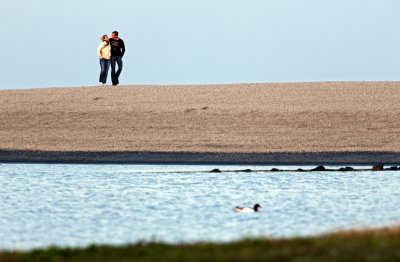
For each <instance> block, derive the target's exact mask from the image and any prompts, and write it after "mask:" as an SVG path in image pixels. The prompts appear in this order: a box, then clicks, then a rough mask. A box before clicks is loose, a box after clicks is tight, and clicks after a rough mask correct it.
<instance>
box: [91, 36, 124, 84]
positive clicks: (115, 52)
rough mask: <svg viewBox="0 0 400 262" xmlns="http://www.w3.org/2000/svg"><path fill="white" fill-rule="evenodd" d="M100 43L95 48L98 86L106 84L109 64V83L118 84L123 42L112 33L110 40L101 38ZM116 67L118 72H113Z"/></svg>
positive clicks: (105, 37) (104, 37)
mask: <svg viewBox="0 0 400 262" xmlns="http://www.w3.org/2000/svg"><path fill="white" fill-rule="evenodd" d="M100 39H101V43H100V45H99V48H97V55H98V56H99V58H100V79H99V82H100V85H102V86H104V85H105V84H106V83H107V75H108V70H109V68H110V64H111V81H112V85H113V86H116V85H118V84H119V80H118V78H119V75H120V74H121V71H122V57H123V56H124V53H125V44H124V41H123V40H122V39H121V38H119V37H118V32H117V31H114V32H112V35H111V38H109V37H108V35H102V36H101V38H100ZM117 65H118V70H117V71H115V69H116V66H117Z"/></svg>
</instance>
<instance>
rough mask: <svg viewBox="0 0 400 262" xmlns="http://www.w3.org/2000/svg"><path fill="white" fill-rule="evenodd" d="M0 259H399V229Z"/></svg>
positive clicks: (0, 257)
mask: <svg viewBox="0 0 400 262" xmlns="http://www.w3.org/2000/svg"><path fill="white" fill-rule="evenodd" d="M0 261H1V262H9V261H44V262H45V261H85V262H88V261H89V262H90V261H96V262H101V261H400V227H399V228H391V229H380V230H366V231H352V232H343V233H337V234H329V235H324V236H319V237H310V238H293V239H281V240H273V239H245V240H241V241H237V242H232V243H227V244H216V243H198V244H182V245H167V244H161V243H138V244H135V245H128V246H121V247H112V246H96V245H92V246H89V247H87V248H83V249H69V248H49V249H46V250H33V251H30V252H0Z"/></svg>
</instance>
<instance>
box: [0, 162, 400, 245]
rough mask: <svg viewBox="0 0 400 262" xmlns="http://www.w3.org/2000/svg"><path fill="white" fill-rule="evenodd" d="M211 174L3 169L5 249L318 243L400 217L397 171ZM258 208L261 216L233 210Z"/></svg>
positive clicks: (0, 192)
mask: <svg viewBox="0 0 400 262" xmlns="http://www.w3.org/2000/svg"><path fill="white" fill-rule="evenodd" d="M213 168H215V166H212V167H211V166H182V165H180V166H173V165H170V166H151V165H45V164H43V165H22V164H4V165H1V166H0V185H1V187H0V197H1V201H0V211H1V212H0V225H1V227H0V248H7V249H30V248H35V247H43V246H49V245H60V246H86V245H88V244H91V243H99V244H101V243H105V244H126V243H132V242H137V241H140V240H160V241H167V242H173V243H174V242H192V241H207V240H212V241H229V240H233V239H238V238H242V237H246V236H269V237H288V236H297V235H315V234H320V233H324V232H327V231H332V230H338V229H348V228H354V227H364V226H380V225H390V224H393V223H397V222H398V221H399V218H400V212H399V211H400V210H399V206H400V201H399V199H400V193H399V191H398V187H399V178H400V172H398V171H396V172H362V173H361V172H358V173H357V172H346V173H341V172H329V173H324V172H315V173H314V172H313V173H307V172H304V173H296V172H283V173H262V172H261V173H245V172H243V173H218V174H214V173H208V171H209V170H211V169H213ZM218 168H219V169H221V170H226V169H236V170H239V169H242V170H243V169H247V168H250V169H270V167H248V166H245V167H238V166H235V167H228V166H220V167H218ZM293 169H295V168H293ZM256 202H258V203H260V204H261V205H262V206H263V208H262V209H261V212H259V213H256V214H235V213H234V212H232V207H234V206H236V205H248V206H252V205H253V204H254V203H256Z"/></svg>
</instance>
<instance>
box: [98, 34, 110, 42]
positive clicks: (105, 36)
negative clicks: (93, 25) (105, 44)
mask: <svg viewBox="0 0 400 262" xmlns="http://www.w3.org/2000/svg"><path fill="white" fill-rule="evenodd" d="M100 40H101V41H108V35H102V36H101V37H100Z"/></svg>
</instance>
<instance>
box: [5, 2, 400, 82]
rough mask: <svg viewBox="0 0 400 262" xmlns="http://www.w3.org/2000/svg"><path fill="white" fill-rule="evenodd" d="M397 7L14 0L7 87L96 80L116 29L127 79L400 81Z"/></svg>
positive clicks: (8, 16)
mask: <svg viewBox="0 0 400 262" xmlns="http://www.w3.org/2000/svg"><path fill="white" fill-rule="evenodd" d="M399 13H400V1H399V0H380V1H377V0H335V1H332V0H302V1H299V0H273V1H272V0H201V1H200V0H197V1H190V0H168V1H167V0H141V1H138V0H120V1H104V0H79V1H78V0H58V1H54V0H35V1H32V0H13V1H7V2H5V3H2V14H1V16H0V28H1V33H2V35H3V41H1V42H0V49H1V50H2V51H3V57H4V58H5V59H4V63H1V64H0V76H1V77H0V88H2V89H4V88H31V87H52V86H57V87H58V86H87V85H96V84H97V83H98V74H99V64H98V58H97V56H96V49H97V46H98V44H99V41H100V40H99V37H100V35H101V34H103V33H108V34H110V33H111V32H112V31H113V30H118V31H119V32H120V36H121V38H122V39H124V41H125V44H126V48H127V51H126V56H125V57H124V63H125V64H124V66H125V67H124V70H123V73H122V76H121V79H120V82H121V84H185V83H193V84H199V83H239V82H293V81H336V80H367V81H369V80H400V77H399V73H400V60H399V58H400V30H399V27H400V15H399ZM109 81H110V79H109Z"/></svg>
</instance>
